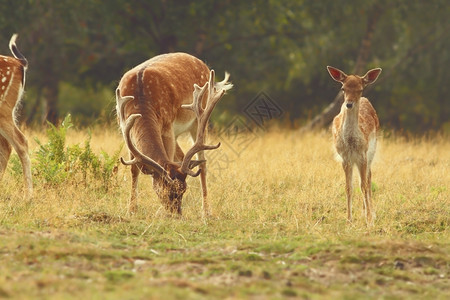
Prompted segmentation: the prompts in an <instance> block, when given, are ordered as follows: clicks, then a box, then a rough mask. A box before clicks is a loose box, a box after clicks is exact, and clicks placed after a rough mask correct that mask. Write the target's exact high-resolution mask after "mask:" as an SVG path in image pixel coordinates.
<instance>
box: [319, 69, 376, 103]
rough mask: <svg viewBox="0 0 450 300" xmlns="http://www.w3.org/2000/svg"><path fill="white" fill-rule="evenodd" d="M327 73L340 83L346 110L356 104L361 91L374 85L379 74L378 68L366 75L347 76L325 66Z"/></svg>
mask: <svg viewBox="0 0 450 300" xmlns="http://www.w3.org/2000/svg"><path fill="white" fill-rule="evenodd" d="M327 70H328V73H330V76H331V78H333V79H334V80H335V81H337V82H340V83H342V88H341V90H342V92H343V93H344V103H345V106H346V107H347V108H348V109H352V108H353V106H354V104H358V102H359V99H360V98H361V96H362V93H363V90H364V88H365V87H366V86H368V85H369V84H372V83H374V82H375V81H376V80H377V78H378V76H379V75H380V73H381V69H380V68H376V69H372V70H369V71H368V72H367V73H366V75H364V76H362V77H361V76H358V75H347V74H345V73H344V72H342V71H341V70H339V69H336V68H334V67H330V66H327Z"/></svg>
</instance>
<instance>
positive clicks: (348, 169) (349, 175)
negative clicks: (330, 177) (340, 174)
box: [342, 162, 353, 222]
mask: <svg viewBox="0 0 450 300" xmlns="http://www.w3.org/2000/svg"><path fill="white" fill-rule="evenodd" d="M342 167H343V169H344V172H345V192H346V194H347V220H348V221H349V222H352V194H353V185H352V180H353V165H352V164H350V163H346V162H343V163H342Z"/></svg>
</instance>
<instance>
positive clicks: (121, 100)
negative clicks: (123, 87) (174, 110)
mask: <svg viewBox="0 0 450 300" xmlns="http://www.w3.org/2000/svg"><path fill="white" fill-rule="evenodd" d="M116 100H117V115H118V117H119V120H120V128H121V130H122V135H123V137H124V139H125V143H126V144H127V147H128V149H129V150H130V153H131V154H132V155H133V159H131V160H128V161H126V160H124V159H123V157H121V158H120V161H121V162H122V164H124V165H127V166H129V165H134V164H137V163H141V164H144V165H146V166H148V167H150V168H151V169H152V170H153V171H154V172H155V173H157V174H158V175H160V176H161V177H162V178H163V179H164V180H165V181H167V182H172V179H171V178H170V176H169V174H168V173H167V171H166V170H165V169H164V168H163V167H162V166H161V165H160V164H158V163H157V162H156V161H154V160H153V159H151V158H150V157H148V156H146V155H145V154H143V153H142V152H141V151H139V150H138V149H137V148H136V146H135V145H134V143H133V141H132V140H131V128H133V125H134V122H135V121H136V119H137V118H141V117H142V115H141V114H132V115H130V116H129V117H128V118H127V119H126V120H125V114H124V108H125V104H126V103H128V101H131V100H134V97H133V96H125V97H122V96H121V95H120V89H119V88H117V89H116Z"/></svg>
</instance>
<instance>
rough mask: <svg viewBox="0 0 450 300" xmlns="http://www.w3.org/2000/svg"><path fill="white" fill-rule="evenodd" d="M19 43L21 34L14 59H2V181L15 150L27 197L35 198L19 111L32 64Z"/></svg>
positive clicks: (12, 43)
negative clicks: (20, 163) (28, 70)
mask: <svg viewBox="0 0 450 300" xmlns="http://www.w3.org/2000/svg"><path fill="white" fill-rule="evenodd" d="M16 39H17V34H14V35H13V36H12V37H11V40H10V41H9V49H10V50H11V53H12V54H13V55H14V57H10V56H3V55H0V178H1V177H2V176H3V173H4V172H5V169H6V165H7V164H8V160H9V156H10V155H11V150H12V149H11V148H12V147H13V148H14V150H15V151H16V152H17V154H18V155H19V158H20V161H21V162H22V169H23V175H24V178H25V186H26V188H27V190H26V194H27V196H31V195H32V193H33V183H32V179H31V163H30V157H29V156H28V142H27V139H26V138H25V136H24V135H23V133H22V132H21V131H20V129H19V128H18V127H17V124H16V121H17V107H18V105H19V103H20V100H21V98H22V94H23V90H24V87H25V75H26V71H27V67H28V61H27V59H26V58H25V57H24V56H23V55H22V53H20V51H19V49H18V48H17V46H16ZM11 145H12V147H11Z"/></svg>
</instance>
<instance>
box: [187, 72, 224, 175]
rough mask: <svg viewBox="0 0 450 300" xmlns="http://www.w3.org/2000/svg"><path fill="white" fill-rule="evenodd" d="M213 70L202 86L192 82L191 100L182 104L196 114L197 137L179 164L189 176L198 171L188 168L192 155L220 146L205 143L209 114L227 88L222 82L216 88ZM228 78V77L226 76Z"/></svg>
mask: <svg viewBox="0 0 450 300" xmlns="http://www.w3.org/2000/svg"><path fill="white" fill-rule="evenodd" d="M214 75H215V74H214V70H211V72H210V77H209V81H208V82H206V83H205V85H204V86H203V87H199V86H198V85H196V84H194V92H193V98H194V99H193V102H192V104H189V105H182V107H183V108H187V109H190V110H193V111H194V112H195V114H196V116H197V122H198V125H197V137H196V140H195V142H194V145H193V146H192V148H191V149H189V151H188V152H187V153H186V155H185V156H184V159H183V162H182V164H181V171H182V172H183V173H185V174H188V175H190V176H193V177H195V176H198V175H199V174H200V173H199V172H193V171H192V170H190V169H189V162H190V161H191V159H192V157H193V156H194V155H195V154H196V153H198V152H200V151H203V150H213V149H217V148H219V147H220V143H218V144H217V145H206V144H205V132H206V128H207V126H208V121H209V118H210V116H211V113H212V111H213V109H214V107H215V106H216V104H217V103H218V102H219V100H220V99H221V98H222V96H223V95H224V93H225V91H226V90H227V88H225V83H222V84H221V85H220V87H219V88H218V86H217V84H215V83H214ZM226 79H228V78H226ZM206 92H208V96H207V97H208V99H207V101H206V107H205V108H204V109H203V107H202V100H203V97H204V95H205V93H206Z"/></svg>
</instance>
